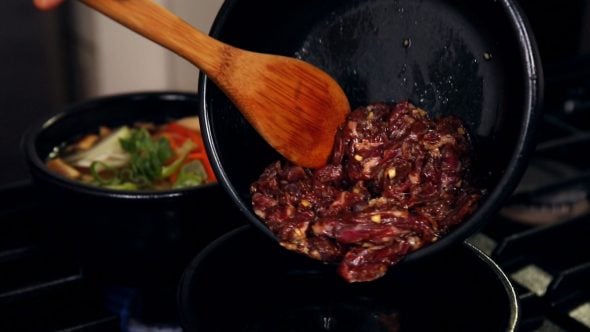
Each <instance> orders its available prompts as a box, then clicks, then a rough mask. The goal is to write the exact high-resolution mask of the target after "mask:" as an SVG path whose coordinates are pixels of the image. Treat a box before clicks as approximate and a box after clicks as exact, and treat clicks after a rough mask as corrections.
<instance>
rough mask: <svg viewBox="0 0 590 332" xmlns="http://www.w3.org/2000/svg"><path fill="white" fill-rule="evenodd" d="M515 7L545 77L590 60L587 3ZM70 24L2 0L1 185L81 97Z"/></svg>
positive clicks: (530, 0) (20, 1)
mask: <svg viewBox="0 0 590 332" xmlns="http://www.w3.org/2000/svg"><path fill="white" fill-rule="evenodd" d="M519 2H520V3H521V5H522V6H523V8H524V10H525V12H526V14H527V16H528V18H529V21H530V23H531V25H532V27H533V32H534V34H535V37H536V38H537V42H538V44H539V48H540V51H541V57H542V60H543V64H544V67H545V71H546V73H552V70H553V68H554V67H557V65H558V64H563V63H564V62H565V63H567V62H571V63H572V66H575V62H577V61H579V59H580V57H582V58H583V57H585V56H586V55H588V54H590V40H589V39H590V14H589V13H590V4H589V2H588V1H586V0H568V1H562V0H561V1H558V0H554V1H539V0H520V1H519ZM74 19H75V18H74V17H72V15H71V14H70V9H69V8H68V6H67V5H66V6H63V7H62V8H60V9H58V10H56V11H53V12H50V13H42V12H38V11H36V10H35V9H34V7H33V5H32V1H31V0H2V1H0V42H1V43H0V60H1V61H0V152H1V158H0V186H3V185H7V184H11V183H14V182H19V181H26V180H28V178H29V176H28V171H27V169H26V164H25V163H24V162H23V156H22V151H21V150H22V149H21V147H20V144H21V142H20V141H21V137H22V135H23V133H24V132H25V130H26V129H27V128H28V127H29V126H30V124H31V123H32V122H34V121H39V120H40V119H43V118H46V117H48V116H49V115H51V114H55V113H56V112H58V111H60V110H62V109H63V108H64V107H65V106H67V105H68V104H71V103H73V102H76V101H79V100H81V99H82V98H83V97H82V96H83V95H84V87H83V86H81V83H80V82H82V81H83V80H81V79H80V77H78V71H77V70H76V68H77V67H78V63H77V57H76V53H75V51H74V50H75V49H76V48H75V45H76V43H77V40H76V38H75V37H74V36H75V33H73V31H72V29H73V28H72V21H73V20H74ZM560 68H562V67H560ZM574 70H577V71H590V68H587V67H586V66H581V67H579V68H575V69H574ZM552 74H554V73H552ZM549 83H551V82H549ZM549 86H550V84H549Z"/></svg>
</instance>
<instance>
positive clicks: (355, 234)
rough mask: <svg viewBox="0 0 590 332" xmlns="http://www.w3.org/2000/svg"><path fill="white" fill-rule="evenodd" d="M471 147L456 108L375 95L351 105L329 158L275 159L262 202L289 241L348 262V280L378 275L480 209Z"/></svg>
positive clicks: (344, 272)
mask: <svg viewBox="0 0 590 332" xmlns="http://www.w3.org/2000/svg"><path fill="white" fill-rule="evenodd" d="M470 148H471V147H470V140H469V137H468V135H467V132H466V130H465V128H464V127H463V125H462V123H461V121H460V120H459V119H457V118H455V117H444V118H440V119H436V120H431V119H430V118H429V117H428V115H427V113H426V112H425V111H424V110H422V109H419V108H417V107H415V106H414V105H412V104H411V103H410V102H401V103H398V104H395V105H391V104H383V103H379V104H372V105H369V106H367V107H362V108H358V109H356V110H354V111H352V112H351V113H350V114H349V116H348V118H347V121H346V123H345V124H344V125H343V126H342V127H341V128H340V130H339V132H338V134H337V136H336V141H335V145H334V152H333V155H332V159H331V162H330V163H329V164H328V165H327V166H325V167H323V168H320V169H315V170H313V169H306V168H302V167H299V166H296V165H293V164H290V163H288V162H281V161H277V162H275V163H273V164H272V165H270V166H268V167H267V168H266V169H265V170H264V172H263V173H262V175H261V176H260V178H259V179H258V180H257V181H256V182H254V183H253V184H252V186H251V194H252V204H253V208H254V211H255V213H256V215H257V216H258V217H259V218H261V219H262V220H263V221H264V222H265V224H266V225H267V226H268V227H269V228H270V230H271V231H272V232H273V233H274V234H276V236H277V237H278V239H279V241H280V243H281V245H282V246H284V247H285V248H287V249H290V250H294V251H297V252H300V253H303V254H305V255H308V256H310V257H313V258H315V259H318V260H322V261H325V262H337V263H339V269H338V270H339V273H340V275H341V276H342V277H343V278H344V279H345V280H347V281H349V282H360V281H370V280H374V279H377V278H379V277H381V276H383V275H384V274H385V272H386V271H387V269H388V267H389V266H391V265H392V264H395V263H396V262H398V261H399V260H400V259H402V258H403V257H404V256H406V255H407V254H408V253H410V252H412V251H415V250H417V249H419V248H421V247H423V246H425V245H428V244H429V243H432V242H434V241H437V240H438V239H439V238H441V237H442V236H444V234H446V233H447V232H448V231H449V230H451V229H452V228H453V227H454V226H456V225H457V224H459V223H460V222H461V221H463V220H464V219H465V218H466V217H468V216H469V215H470V214H471V213H472V212H473V211H474V209H475V208H476V204H477V201H478V199H479V198H480V196H481V191H480V190H477V189H476V188H474V187H473V186H472V185H471V184H470V181H469V174H468V173H469V167H470V163H469V153H470Z"/></svg>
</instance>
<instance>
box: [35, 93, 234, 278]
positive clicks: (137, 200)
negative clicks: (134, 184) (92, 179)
mask: <svg viewBox="0 0 590 332" xmlns="http://www.w3.org/2000/svg"><path fill="white" fill-rule="evenodd" d="M197 108H198V107H197V96H196V95H195V94H187V93H175V92H153V93H133V94H122V95H115V96H107V97H101V98H96V99H92V100H88V101H84V102H81V103H79V104H76V105H73V106H71V107H68V108H67V109H66V110H65V111H64V112H63V113H61V114H58V115H56V116H54V117H52V118H50V119H48V120H44V121H41V122H40V123H38V124H34V125H33V126H32V127H31V128H30V130H29V131H28V133H27V134H26V135H25V137H24V140H23V141H24V148H25V150H26V158H27V161H28V165H29V167H30V171H31V174H32V176H33V179H34V183H35V186H36V188H37V191H38V193H37V194H38V196H39V200H40V201H41V202H42V206H43V208H44V209H45V210H46V213H47V220H46V223H45V224H46V226H47V228H48V229H49V230H50V231H51V232H52V233H53V234H54V235H55V236H56V237H58V238H59V239H61V240H63V241H64V242H65V243H66V244H68V245H70V246H71V248H72V249H73V250H75V252H77V253H78V254H79V257H80V260H81V263H82V266H83V268H84V272H86V274H87V275H90V276H93V277H97V278H100V279H103V280H105V281H109V282H118V283H123V284H126V285H130V286H143V285H154V284H158V283H161V282H168V283H175V282H177V280H178V278H179V276H180V274H181V273H182V270H183V269H184V268H185V267H186V264H188V262H189V261H190V259H191V258H192V257H193V256H194V255H195V254H196V253H197V252H198V250H199V249H200V248H202V247H203V246H204V245H206V244H207V243H209V242H210V241H211V240H213V239H215V238H216V237H217V236H219V235H220V234H222V233H224V232H226V231H228V230H230V229H232V228H234V227H236V226H238V225H241V224H243V223H242V222H240V221H241V220H243V216H241V214H239V213H238V210H237V209H236V208H235V207H234V204H233V202H232V201H231V200H230V199H229V197H228V196H227V194H226V193H225V192H224V190H223V189H222V187H221V186H220V185H218V184H208V185H203V186H199V187H194V188H187V189H181V190H171V191H152V192H140V191H116V190H108V189H102V188H98V187H94V186H89V185H85V184H81V183H79V182H76V181H72V180H69V179H66V178H64V177H61V176H59V175H56V174H55V173H53V172H51V171H50V170H48V169H47V168H46V167H45V164H44V160H45V159H46V158H47V156H48V155H49V153H50V152H51V151H52V150H53V149H54V147H56V146H59V145H60V144H62V143H64V142H68V141H72V140H73V139H75V138H76V137H80V136H82V135H85V134H88V133H91V132H96V130H97V128H98V127H99V126H101V125H104V126H110V127H116V126H121V125H124V124H127V125H130V124H133V123H134V122H136V121H151V122H156V123H163V122H165V121H168V120H172V119H177V118H180V117H185V116H191V115H196V113H197Z"/></svg>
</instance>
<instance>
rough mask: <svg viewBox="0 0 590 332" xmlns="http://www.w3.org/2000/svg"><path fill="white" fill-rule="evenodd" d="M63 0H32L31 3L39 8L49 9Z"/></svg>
mask: <svg viewBox="0 0 590 332" xmlns="http://www.w3.org/2000/svg"><path fill="white" fill-rule="evenodd" d="M62 2H64V0H33V4H34V5H35V7H37V8H38V9H40V10H50V9H53V8H55V7H57V6H59V5H60V4H61V3H62Z"/></svg>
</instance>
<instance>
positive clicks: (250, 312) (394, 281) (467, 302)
mask: <svg viewBox="0 0 590 332" xmlns="http://www.w3.org/2000/svg"><path fill="white" fill-rule="evenodd" d="M441 256H442V257H441V258H442V259H434V258H435V257H429V258H427V259H423V260H420V261H419V262H415V263H414V264H404V266H403V268H401V266H400V268H398V269H396V268H393V269H396V271H391V272H393V273H389V274H388V275H386V276H385V277H383V278H382V279H379V280H376V281H374V282H370V283H361V284H352V285H351V284H348V283H346V282H345V281H344V280H342V279H340V278H339V277H338V276H337V275H336V272H335V271H334V270H335V267H334V266H332V265H325V264H321V263H318V262H316V261H314V260H311V259H307V258H305V257H302V256H301V255H297V254H294V253H291V252H288V251H286V250H282V249H279V248H277V247H276V246H274V244H273V243H272V242H271V241H269V239H268V238H267V237H264V236H263V235H262V234H260V232H256V231H255V230H254V229H253V228H252V227H249V226H245V227H243V228H240V229H237V230H235V231H232V232H231V233H228V234H226V235H224V236H223V237H221V238H219V239H218V240H216V241H215V242H213V243H212V244H210V245H209V246H208V247H207V248H206V249H205V250H203V251H201V252H200V253H199V255H198V256H197V257H196V258H195V259H194V260H193V261H192V262H191V264H190V265H189V266H188V267H187V269H186V270H185V272H184V274H183V277H182V280H181V282H180V283H179V297H178V305H179V309H180V310H179V311H180V320H181V324H182V326H183V328H184V330H185V331H187V332H193V331H205V332H209V331H232V332H238V331H240V332H254V331H256V332H270V331H273V332H275V331H281V332H283V331H284V332H315V331H322V332H325V331H332V332H349V331H350V332H358V331H362V332H397V331H402V332H412V331H413V332H416V331H420V332H424V331H429V332H434V331H449V332H473V331H478V332H500V331H503V332H513V331H515V330H516V328H517V325H518V302H517V298H516V294H515V291H514V289H513V288H512V286H511V285H510V282H509V281H508V278H507V277H506V275H504V273H503V272H502V271H501V270H500V268H499V267H498V266H497V265H496V264H494V262H493V261H492V260H491V259H489V258H488V257H487V256H485V255H484V254H483V253H481V252H480V251H479V250H477V249H475V248H474V247H472V246H471V245H468V244H465V245H463V246H457V247H453V248H451V249H450V250H445V252H444V253H443V254H442V255H441ZM436 258H439V257H436ZM220 262H223V263H221V264H220Z"/></svg>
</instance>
